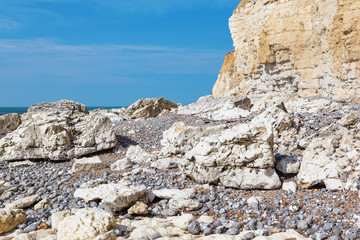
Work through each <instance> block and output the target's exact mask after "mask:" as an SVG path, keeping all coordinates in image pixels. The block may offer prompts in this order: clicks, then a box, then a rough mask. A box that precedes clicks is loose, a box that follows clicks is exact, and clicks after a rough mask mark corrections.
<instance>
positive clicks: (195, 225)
mask: <svg viewBox="0 0 360 240" xmlns="http://www.w3.org/2000/svg"><path fill="white" fill-rule="evenodd" d="M188 231H189V233H191V234H194V235H197V234H200V232H201V228H200V223H199V222H198V221H194V222H191V223H190V224H189V226H188Z"/></svg>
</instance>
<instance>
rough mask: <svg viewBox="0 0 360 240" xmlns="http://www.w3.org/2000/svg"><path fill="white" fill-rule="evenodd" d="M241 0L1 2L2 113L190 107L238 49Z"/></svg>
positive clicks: (5, 0) (44, 0)
mask: <svg viewBox="0 0 360 240" xmlns="http://www.w3.org/2000/svg"><path fill="white" fill-rule="evenodd" d="M238 4H239V0H127V1H123V0H0V106H3V107H4V106H5V107H6V106H29V105H31V104H34V103H38V102H44V101H57V100H60V99H71V100H75V101H78V102H81V103H85V104H86V105H88V106H122V105H129V104H131V103H132V102H134V101H136V100H137V99H139V98H147V97H159V96H163V97H165V98H167V99H169V100H172V101H175V102H181V103H183V104H188V103H190V102H193V101H195V100H196V99H197V98H198V97H200V96H202V95H207V94H211V89H212V86H213V84H214V83H215V81H216V78H217V75H218V73H219V71H220V68H221V65H222V62H223V59H224V55H225V54H226V53H227V52H229V51H231V50H232V48H233V47H232V40H231V36H230V32H229V28H228V19H229V17H230V16H231V15H232V11H233V10H234V9H235V8H236V6H237V5H238Z"/></svg>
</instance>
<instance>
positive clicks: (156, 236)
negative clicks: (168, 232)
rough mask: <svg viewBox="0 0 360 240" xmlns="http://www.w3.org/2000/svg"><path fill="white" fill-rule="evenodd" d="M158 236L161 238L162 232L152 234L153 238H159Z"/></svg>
mask: <svg viewBox="0 0 360 240" xmlns="http://www.w3.org/2000/svg"><path fill="white" fill-rule="evenodd" d="M158 238H161V234H160V233H158V232H157V233H154V234H153V235H152V236H151V239H152V240H154V239H158Z"/></svg>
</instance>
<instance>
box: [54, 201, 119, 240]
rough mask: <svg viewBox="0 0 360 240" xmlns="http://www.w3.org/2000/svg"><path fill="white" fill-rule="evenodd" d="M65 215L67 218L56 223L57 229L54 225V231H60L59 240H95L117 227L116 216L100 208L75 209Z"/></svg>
mask: <svg viewBox="0 0 360 240" xmlns="http://www.w3.org/2000/svg"><path fill="white" fill-rule="evenodd" d="M58 215H61V213H58ZM63 215H64V216H65V217H64V218H62V219H61V220H60V221H59V222H57V223H56V228H54V225H53V230H57V231H58V234H57V238H58V239H68V240H78V239H84V240H85V239H95V238H96V237H97V236H99V235H101V234H104V233H107V232H109V231H110V230H111V229H112V228H114V227H115V226H116V220H115V218H114V216H113V215H111V214H110V213H108V212H106V211H104V210H101V209H98V208H85V209H73V210H71V211H67V212H66V214H63Z"/></svg>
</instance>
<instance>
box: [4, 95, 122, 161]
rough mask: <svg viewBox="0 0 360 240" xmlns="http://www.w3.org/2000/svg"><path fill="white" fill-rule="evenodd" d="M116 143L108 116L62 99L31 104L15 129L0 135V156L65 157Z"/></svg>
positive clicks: (21, 157)
mask: <svg viewBox="0 0 360 240" xmlns="http://www.w3.org/2000/svg"><path fill="white" fill-rule="evenodd" d="M116 144H117V140H116V137H115V134H114V131H113V127H112V124H111V122H110V120H109V118H107V117H105V116H104V115H102V114H100V113H88V112H87V110H86V107H85V105H83V104H80V103H76V102H73V101H69V100H62V101H59V102H54V103H40V104H35V105H32V106H31V107H30V108H29V110H28V112H27V113H25V114H23V115H22V121H21V124H20V125H19V126H18V127H17V128H16V130H14V131H12V132H10V133H8V134H7V135H6V136H5V137H3V138H2V139H0V159H1V160H21V159H50V160H68V159H72V158H75V157H80V156H84V155H87V154H90V153H94V152H97V151H101V150H106V149H111V148H113V147H115V146H116Z"/></svg>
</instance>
